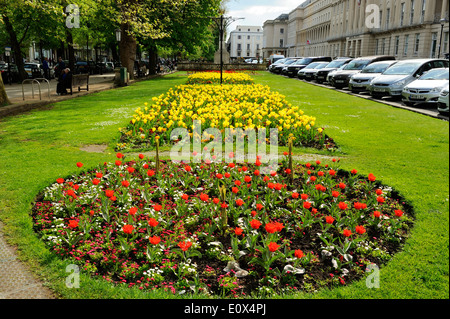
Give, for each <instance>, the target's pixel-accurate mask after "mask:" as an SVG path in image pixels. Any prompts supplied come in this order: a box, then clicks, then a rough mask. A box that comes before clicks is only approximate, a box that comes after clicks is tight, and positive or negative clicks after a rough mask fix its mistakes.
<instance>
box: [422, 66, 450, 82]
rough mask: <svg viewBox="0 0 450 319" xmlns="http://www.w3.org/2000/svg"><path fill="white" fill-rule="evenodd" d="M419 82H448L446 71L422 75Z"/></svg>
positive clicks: (440, 70) (432, 71)
mask: <svg viewBox="0 0 450 319" xmlns="http://www.w3.org/2000/svg"><path fill="white" fill-rule="evenodd" d="M419 80H448V69H438V70H430V71H428V72H427V73H425V74H424V75H422V76H421V77H420V78H419Z"/></svg>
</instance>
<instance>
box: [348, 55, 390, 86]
mask: <svg viewBox="0 0 450 319" xmlns="http://www.w3.org/2000/svg"><path fill="white" fill-rule="evenodd" d="M395 63H397V61H392V60H388V61H380V62H374V63H372V64H369V65H368V66H366V67H365V68H364V69H362V70H361V72H360V73H356V74H354V75H352V76H351V77H350V81H349V83H348V88H349V89H350V90H351V91H352V92H353V93H357V92H362V91H367V90H368V87H369V85H370V82H371V81H372V80H373V79H375V78H376V77H377V76H379V75H380V74H381V73H383V72H384V71H385V70H386V69H387V68H388V67H390V66H392V65H394V64H395Z"/></svg>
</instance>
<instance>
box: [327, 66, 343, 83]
mask: <svg viewBox="0 0 450 319" xmlns="http://www.w3.org/2000/svg"><path fill="white" fill-rule="evenodd" d="M346 66H347V63H346V64H344V65H341V66H340V67H339V68H338V69H335V70H333V71H330V72H328V74H327V80H326V82H328V84H329V85H332V81H333V77H334V75H335V74H336V73H338V72H339V71H341V70H343V69H344V68H345V67H346Z"/></svg>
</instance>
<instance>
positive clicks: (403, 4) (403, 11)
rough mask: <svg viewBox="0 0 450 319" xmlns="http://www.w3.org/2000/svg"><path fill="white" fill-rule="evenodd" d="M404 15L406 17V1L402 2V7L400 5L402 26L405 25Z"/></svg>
mask: <svg viewBox="0 0 450 319" xmlns="http://www.w3.org/2000/svg"><path fill="white" fill-rule="evenodd" d="M404 17H405V3H404V2H402V4H401V7H400V26H402V25H403V19H404Z"/></svg>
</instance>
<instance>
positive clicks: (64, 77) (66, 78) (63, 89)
mask: <svg viewBox="0 0 450 319" xmlns="http://www.w3.org/2000/svg"><path fill="white" fill-rule="evenodd" d="M71 85H72V73H70V69H69V68H65V69H64V70H63V72H62V73H61V75H60V76H59V78H58V84H57V85H56V93H57V94H58V95H65V94H67V88H70V86H71Z"/></svg>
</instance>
